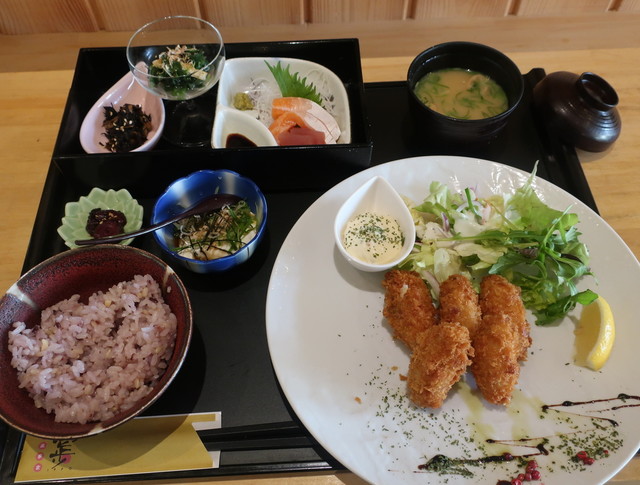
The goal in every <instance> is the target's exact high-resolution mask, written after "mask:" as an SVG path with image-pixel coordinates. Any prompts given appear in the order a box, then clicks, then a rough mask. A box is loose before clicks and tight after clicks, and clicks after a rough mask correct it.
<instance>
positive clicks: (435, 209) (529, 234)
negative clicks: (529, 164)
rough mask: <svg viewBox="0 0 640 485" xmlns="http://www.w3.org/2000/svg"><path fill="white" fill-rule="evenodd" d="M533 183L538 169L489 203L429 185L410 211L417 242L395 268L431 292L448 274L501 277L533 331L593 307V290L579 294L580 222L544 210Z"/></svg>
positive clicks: (582, 269)
mask: <svg viewBox="0 0 640 485" xmlns="http://www.w3.org/2000/svg"><path fill="white" fill-rule="evenodd" d="M534 177H535V169H534V171H533V173H532V175H531V176H530V177H529V179H528V180H527V182H526V183H525V184H524V185H523V186H522V187H519V188H518V189H517V190H516V191H515V193H514V194H513V195H511V196H506V195H505V196H502V195H492V196H490V197H487V198H480V197H478V195H477V194H476V193H475V192H474V191H473V189H471V188H466V189H464V190H463V191H462V192H454V191H452V190H450V189H449V188H448V187H447V186H446V185H444V184H442V183H440V182H432V183H431V185H430V187H429V194H428V195H427V197H426V198H425V199H424V200H423V201H422V203H420V204H419V205H416V206H413V207H411V212H412V214H413V218H414V221H415V224H416V239H417V240H416V244H415V247H414V251H413V252H412V254H410V255H409V256H408V257H407V259H405V261H403V262H402V263H401V264H400V268H401V269H407V270H413V271H417V272H418V273H420V274H421V275H422V277H423V279H425V280H426V281H427V282H428V283H429V284H430V286H431V288H432V289H433V288H436V289H437V287H438V285H439V283H440V282H442V281H444V280H445V279H446V278H447V277H448V276H450V275H452V274H465V275H467V276H469V277H470V278H471V280H472V281H473V282H474V283H476V284H477V283H478V282H479V280H480V279H481V278H482V277H483V276H484V275H486V274H500V275H502V276H504V277H505V278H507V279H508V280H509V281H511V282H512V283H513V284H515V285H518V286H519V287H520V288H521V289H522V300H523V302H524V305H525V307H527V308H528V309H530V310H531V311H532V312H533V314H534V315H535V317H536V324H537V325H548V324H550V323H553V322H555V321H557V320H559V319H561V318H563V317H564V316H565V315H566V314H567V313H568V312H569V311H571V310H572V309H573V308H574V307H575V305H576V304H582V305H586V304H588V303H590V302H592V301H593V300H595V299H596V298H597V296H598V295H597V294H596V293H594V292H593V291H591V290H585V291H578V290H577V288H576V283H577V281H578V280H579V279H580V278H581V277H583V276H585V275H592V273H591V270H590V268H589V252H588V249H587V247H586V246H585V245H584V244H583V243H582V242H581V241H580V239H579V236H580V232H579V231H578V228H577V223H578V216H577V214H574V213H571V212H570V211H569V209H570V208H568V209H566V210H565V211H559V210H556V209H553V208H551V207H548V206H547V205H546V204H545V203H543V202H542V201H541V200H540V199H539V198H538V196H537V195H536V193H535V191H534V189H533V187H532V183H533V179H534Z"/></svg>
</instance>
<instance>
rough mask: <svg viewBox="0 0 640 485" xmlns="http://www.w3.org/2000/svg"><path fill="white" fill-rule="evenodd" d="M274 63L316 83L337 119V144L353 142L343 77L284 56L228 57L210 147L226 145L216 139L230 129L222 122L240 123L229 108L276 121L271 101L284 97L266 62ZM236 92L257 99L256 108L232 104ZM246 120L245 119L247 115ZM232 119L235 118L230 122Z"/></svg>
mask: <svg viewBox="0 0 640 485" xmlns="http://www.w3.org/2000/svg"><path fill="white" fill-rule="evenodd" d="M267 62H268V63H269V64H270V65H272V66H275V65H276V64H277V63H278V62H280V63H281V65H282V66H283V67H287V66H288V67H289V72H291V73H292V74H294V73H297V74H298V76H299V77H300V78H301V79H302V78H306V81H307V83H313V84H314V86H315V87H316V90H317V91H318V93H319V94H320V96H321V98H322V106H323V107H324V108H325V109H326V110H327V111H328V112H329V113H330V114H331V115H332V116H333V117H334V118H335V120H336V122H337V123H338V126H339V127H340V137H339V138H338V143H351V115H350V111H349V98H348V96H347V90H346V89H345V87H344V84H343V83H342V81H341V80H340V78H339V77H338V76H337V75H336V74H335V73H334V72H332V71H331V70H329V69H327V68H326V67H324V66H322V65H320V64H317V63H315V62H311V61H306V60H304V59H292V58H285V57H282V58H280V57H239V58H235V59H229V60H227V62H226V64H225V67H224V71H223V72H222V76H221V77H220V82H219V85H218V97H217V101H216V116H215V119H214V122H213V132H212V139H211V146H212V147H213V148H224V146H223V145H220V143H219V140H218V139H216V133H221V132H229V130H227V129H226V128H222V127H221V125H223V124H225V123H226V122H237V120H238V117H234V118H231V117H227V116H226V115H224V114H223V112H226V111H237V112H240V113H243V114H245V115H247V116H248V117H251V118H253V119H255V120H257V121H258V122H260V123H261V124H262V125H263V126H264V127H265V128H268V127H269V126H270V125H271V123H272V122H273V118H272V116H271V104H272V101H273V100H274V99H275V98H279V97H281V96H282V94H281V92H280V89H279V88H278V84H277V83H276V80H275V79H274V77H273V74H272V73H271V71H270V70H269V67H268V66H267V64H266V63H267ZM237 93H247V94H249V95H250V96H251V97H252V98H253V99H254V100H257V102H256V106H255V109H251V110H246V111H240V110H238V109H236V108H235V107H234V105H233V98H234V96H235V95H236V94H237ZM245 119H246V118H245ZM230 120H233V121H230ZM259 146H260V145H259Z"/></svg>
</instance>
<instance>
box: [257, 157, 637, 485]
mask: <svg viewBox="0 0 640 485" xmlns="http://www.w3.org/2000/svg"><path fill="white" fill-rule="evenodd" d="M376 175H379V176H382V177H385V178H386V179H387V180H388V181H389V182H390V183H391V184H392V185H393V186H394V188H395V189H396V190H397V191H398V192H399V193H400V194H402V195H405V196H409V197H410V198H412V199H414V200H416V201H420V200H422V198H423V197H424V196H425V195H426V193H427V191H428V186H429V183H430V182H431V181H433V180H438V181H441V182H444V183H447V184H449V185H450V186H452V187H453V188H464V187H466V186H473V187H477V189H478V192H479V194H480V195H481V196H486V195H489V193H488V192H495V193H512V192H513V190H514V189H515V188H516V187H517V186H520V185H521V184H522V183H523V182H524V181H526V179H527V178H528V177H529V174H527V173H525V172H522V171H520V170H517V169H515V168H512V167H508V166H506V165H501V164H498V163H494V162H489V161H486V160H480V159H473V158H463V157H450V156H436V157H417V158H411V159H404V160H398V161H394V162H389V163H386V164H382V165H379V166H376V167H373V168H370V169H368V170H365V171H363V172H360V173H358V174H356V175H354V176H352V177H350V178H349V179H347V180H345V181H343V182H341V183H340V184H338V185H337V186H335V187H334V188H332V189H331V190H329V191H328V192H326V193H325V194H324V195H323V196H321V197H320V198H319V199H318V200H317V201H316V202H315V203H314V204H313V205H312V206H311V207H310V208H309V209H308V210H307V211H306V212H305V213H304V214H303V215H302V217H301V218H300V219H299V220H298V222H297V223H296V224H295V225H294V227H293V228H292V230H291V232H290V233H289V235H288V236H287V238H286V240H285V242H284V244H283V245H282V248H281V250H280V252H279V254H278V256H277V259H276V261H275V264H274V268H273V272H272V275H271V279H270V282H269V288H268V295H267V305H266V327H267V338H268V343H269V349H270V352H271V358H272V362H273V365H274V369H275V372H276V374H277V377H278V380H279V382H280V384H281V386H282V388H283V391H284V393H285V395H286V397H287V399H288V401H289V402H290V404H291V406H292V407H293V409H294V411H295V413H296V414H297V416H298V417H299V418H300V419H301V420H302V422H303V424H304V425H305V426H306V427H307V429H308V430H309V431H310V432H311V433H312V434H313V436H314V437H315V438H316V439H317V440H318V441H319V443H320V444H321V445H322V446H323V447H324V448H325V449H326V450H327V451H328V452H329V453H331V454H332V455H333V456H334V457H335V458H336V459H338V460H339V461H340V462H341V463H342V464H343V465H345V466H346V467H347V468H349V469H350V470H351V471H352V472H354V473H356V474H358V475H359V476H360V477H362V478H363V479H365V480H367V481H369V482H371V483H374V484H413V483H415V484H424V483H445V482H448V483H469V484H471V483H478V482H482V483H496V481H497V480H498V479H510V478H512V474H511V473H512V472H513V470H514V469H513V468H504V467H496V468H495V469H492V468H490V469H488V470H485V471H483V472H482V477H483V478H482V479H481V480H479V479H478V478H477V477H475V478H471V479H466V478H463V477H460V476H456V475H443V476H439V475H436V474H433V473H429V474H424V473H420V472H418V471H417V466H418V465H419V464H420V463H424V461H425V460H424V457H425V456H433V455H434V454H436V453H447V454H449V455H453V456H455V453H456V451H458V449H459V447H460V445H456V444H455V443H453V442H451V436H452V435H453V436H454V437H455V436H457V434H458V433H464V432H466V430H468V429H470V428H471V426H469V424H468V422H469V421H470V420H479V421H480V422H482V428H483V429H485V430H487V429H490V430H491V433H492V434H493V433H495V434H497V435H498V436H494V437H500V438H505V437H512V435H513V431H514V430H516V429H521V432H527V433H528V434H529V435H530V433H533V432H534V431H533V429H532V427H533V426H534V425H535V432H536V433H546V432H549V433H555V432H557V429H556V423H551V425H549V424H548V423H547V422H546V421H545V422H542V424H541V423H540V422H539V414H540V413H539V408H538V404H539V403H547V404H551V403H556V402H562V401H564V400H567V399H571V400H574V401H586V400H592V399H596V398H598V399H601V398H612V397H614V396H617V395H618V394H619V393H621V392H624V393H627V394H630V395H638V386H637V385H635V383H634V380H635V378H634V377H633V376H635V375H636V373H637V371H638V370H640V366H639V364H638V359H637V355H636V354H637V351H636V350H635V342H638V341H640V326H638V325H636V324H635V320H636V314H637V311H636V305H635V303H634V298H633V292H634V291H635V289H637V288H638V287H639V283H640V265H639V264H638V261H637V259H636V258H635V256H634V255H633V253H632V252H631V251H630V249H629V248H628V247H627V246H626V245H625V243H624V242H623V241H622V240H621V238H620V237H619V236H618V235H617V234H616V233H615V232H614V231H613V229H612V228H611V227H610V226H609V225H608V224H607V223H606V222H605V221H604V220H602V219H601V218H600V217H599V216H598V215H597V214H596V213H595V212H593V211H592V210H591V209H590V208H588V207H587V206H586V205H585V204H583V203H582V202H580V201H579V200H577V199H576V198H575V197H573V196H572V195H570V194H569V193H567V192H565V191H564V190H562V189H560V188H558V187H556V186H554V185H553V184H551V183H549V182H547V181H545V180H542V179H540V178H537V179H536V182H535V188H536V192H537V193H538V194H539V196H540V197H541V199H542V200H543V201H545V202H546V203H547V204H549V205H550V206H552V207H556V208H565V207H567V206H569V205H571V206H572V211H574V212H576V213H577V214H578V215H579V217H580V223H579V228H580V230H581V231H582V233H583V235H582V239H583V240H584V241H585V243H587V245H588V247H589V249H590V252H591V256H592V259H591V263H592V264H591V267H592V269H593V271H594V272H595V274H596V275H597V276H598V284H594V281H593V280H592V279H590V278H587V279H585V280H584V282H583V283H584V284H581V289H583V287H584V288H586V287H591V288H593V289H594V290H595V291H597V292H599V293H600V294H602V296H603V297H605V298H606V299H607V301H608V302H609V303H610V305H611V307H612V309H613V312H614V315H615V318H616V331H617V335H616V344H615V346H614V350H613V353H612V356H611V358H610V359H609V361H608V362H607V364H606V365H605V367H604V368H603V369H602V370H601V371H600V372H593V371H590V370H587V369H583V368H581V367H577V366H575V365H573V364H571V362H572V354H573V341H574V336H573V329H574V323H573V321H572V318H573V319H575V317H576V314H575V312H574V313H573V314H572V315H570V317H567V318H566V319H565V320H564V321H563V322H562V323H561V324H560V325H558V326H555V327H551V328H540V327H535V326H533V328H532V336H533V342H534V343H533V346H532V348H531V352H530V357H529V360H528V361H527V362H526V363H525V364H524V365H523V367H522V373H521V377H520V383H519V385H518V390H517V391H516V394H515V396H514V402H513V406H511V407H510V408H509V409H512V410H511V411H505V410H504V408H500V407H497V406H489V405H486V404H485V403H483V401H481V400H480V399H479V398H478V397H476V396H475V395H474V394H473V392H472V391H469V389H470V386H472V385H473V383H472V380H470V382H468V383H467V384H462V385H457V386H456V387H455V388H454V390H453V391H452V393H450V396H449V398H448V399H447V401H446V402H445V404H444V406H443V408H442V409H441V410H440V411H436V412H435V413H434V416H435V418H432V417H430V411H427V412H425V413H421V412H417V411H411V410H410V408H409V407H408V405H407V403H406V400H404V401H401V403H400V404H399V407H398V408H397V410H394V411H389V412H387V413H386V414H385V413H384V412H383V413H381V409H382V408H381V406H382V405H383V402H384V400H385V399H387V398H389V395H390V393H393V392H394V391H397V392H398V393H399V394H404V388H405V384H404V383H403V382H402V381H401V380H400V374H402V373H405V375H406V368H407V366H408V360H409V356H408V354H407V352H406V350H405V349H404V348H403V347H402V346H401V345H400V344H397V343H395V342H393V341H392V339H391V334H390V332H389V329H388V327H387V326H386V324H385V323H384V322H383V318H382V316H381V309H382V304H383V300H384V295H383V292H382V289H381V286H380V282H381V279H382V275H380V274H378V273H365V272H361V271H358V270H357V269H355V268H353V267H352V266H350V265H349V264H348V263H347V262H346V261H345V260H344V259H343V258H342V257H341V256H340V255H339V254H338V252H337V249H336V247H335V241H334V238H333V221H334V217H335V214H336V211H337V210H338V209H339V207H340V205H341V204H342V203H343V202H344V200H346V198H347V197H348V196H349V195H350V194H351V193H353V191H355V190H356V189H357V188H358V187H359V186H360V185H361V184H362V183H364V182H365V181H366V180H367V179H369V178H370V177H372V176H376ZM532 321H533V320H532ZM465 389H467V391H465ZM532 403H534V404H532ZM638 412H640V410H638V408H635V410H634V409H633V408H628V409H625V410H624V411H616V412H611V413H607V415H608V416H609V417H613V418H614V419H616V420H617V421H618V422H619V423H620V426H619V428H618V431H619V432H620V435H621V437H623V439H624V445H623V446H622V447H621V448H620V449H618V450H617V451H616V452H615V453H614V454H612V456H610V457H609V458H608V459H606V460H599V461H597V462H596V463H595V464H594V465H593V466H591V467H587V468H586V469H585V470H584V471H580V472H575V471H571V470H561V469H559V468H558V467H556V468H555V469H554V470H553V471H547V472H545V471H544V469H543V480H542V481H543V482H544V483H545V484H547V485H551V484H564V483H576V480H579V481H580V483H585V484H590V483H604V482H605V481H606V480H608V479H609V478H611V477H612V476H613V475H614V474H615V473H616V472H617V471H619V470H620V469H621V468H622V467H623V466H624V465H625V463H626V462H627V461H628V460H630V459H631V458H632V457H633V456H634V455H635V452H636V450H637V449H638V446H639V444H640V420H639V419H637V418H638V416H637V413H638ZM611 415H613V416H611ZM403 416H404V418H406V419H404V418H403ZM416 416H417V419H419V420H433V422H434V423H437V422H438V420H440V423H441V424H443V426H441V427H440V428H438V427H437V426H435V425H434V426H431V427H428V429H422V427H421V423H424V422H426V421H417V422H416V424H415V425H412V424H411V423H410V422H409V421H410V420H409V418H411V419H415V418H416ZM392 418H393V419H392ZM429 422H431V421H429ZM540 426H541V428H539V427H540ZM476 427H477V426H476ZM444 428H446V431H445V430H444ZM547 428H548V429H547ZM451 430H453V431H451ZM505 435H511V436H505ZM540 435H541V434H538V436H540ZM546 458H551V457H540V458H538V461H539V462H540V463H541V464H543V465H544V464H545V459H546ZM557 458H558V456H555V459H557ZM561 458H562V457H561ZM503 465H504V464H503ZM514 466H515V465H514ZM509 470H510V471H509ZM516 470H517V468H516Z"/></svg>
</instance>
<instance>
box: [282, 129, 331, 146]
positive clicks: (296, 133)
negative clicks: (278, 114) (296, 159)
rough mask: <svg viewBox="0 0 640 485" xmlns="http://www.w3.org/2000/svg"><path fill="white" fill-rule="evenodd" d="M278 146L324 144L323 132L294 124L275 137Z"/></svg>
mask: <svg viewBox="0 0 640 485" xmlns="http://www.w3.org/2000/svg"><path fill="white" fill-rule="evenodd" d="M276 140H277V142H278V145H280V146H294V145H324V144H325V143H324V133H322V132H320V131H316V130H312V129H311V128H302V127H300V126H294V127H293V128H291V129H290V130H288V131H284V132H282V133H280V135H278V136H277V137H276Z"/></svg>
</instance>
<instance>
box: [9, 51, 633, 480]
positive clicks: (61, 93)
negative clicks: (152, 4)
mask: <svg viewBox="0 0 640 485" xmlns="http://www.w3.org/2000/svg"><path fill="white" fill-rule="evenodd" d="M63 47H64V46H63ZM506 53H507V54H508V55H509V56H510V57H511V58H512V59H513V60H514V61H515V62H516V64H518V66H519V67H520V70H521V71H522V72H523V73H525V72H528V71H529V70H530V69H531V68H533V67H543V68H545V69H546V71H547V72H552V71H558V70H566V71H571V72H575V73H581V72H584V71H592V72H595V73H597V74H599V75H601V76H603V77H604V78H605V79H607V80H608V81H609V82H610V83H611V84H612V85H613V87H614V88H615V89H616V91H617V92H618V95H619V98H620V104H619V110H620V113H621V116H622V120H623V129H622V135H621V137H620V138H619V140H618V141H617V142H616V144H615V145H614V146H613V147H612V148H611V149H610V150H608V151H607V152H604V153H600V154H590V153H583V152H581V153H579V156H580V160H581V162H582V166H583V169H584V171H585V173H586V176H587V179H588V182H589V184H590V186H591V189H592V192H593V195H594V197H595V200H596V203H597V205H598V208H599V210H600V213H601V215H602V217H603V218H604V219H605V220H606V221H607V222H608V223H609V224H610V225H611V226H612V227H613V228H614V229H615V231H617V233H618V234H619V235H620V236H621V237H622V239H623V240H624V241H625V242H626V243H627V245H629V247H630V248H631V249H632V251H633V252H634V254H635V255H636V257H638V256H640V209H639V208H640V190H639V187H640V162H639V161H638V156H639V154H640V136H639V133H640V63H639V62H638V60H639V59H640V48H637V47H633V48H606V49H584V50H567V51H562V50H544V51H526V52H524V51H517V52H506ZM410 61H411V57H410V56H403V57H377V58H376V57H372V58H365V59H363V61H362V66H363V75H364V79H365V81H367V82H370V81H393V80H402V79H404V78H405V74H406V71H407V67H408V65H409V63H410ZM72 75H73V71H72V70H70V69H64V70H45V71H39V72H35V71H34V72H30V71H17V72H0V86H2V89H0V170H1V171H2V172H1V173H2V176H1V177H0V207H1V208H2V221H1V222H0V240H2V241H3V246H4V250H3V252H2V257H1V258H0V289H3V290H4V291H6V289H8V288H9V286H10V285H11V284H12V283H13V282H14V281H15V280H16V279H17V278H18V277H19V276H20V273H21V268H22V264H23V260H24V256H25V253H26V250H27V244H28V242H29V237H30V234H31V230H32V227H33V222H34V217H35V214H36V211H37V208H38V204H39V202H40V196H41V191H42V187H43V183H44V181H45V177H46V173H47V169H48V166H49V162H50V159H51V154H52V151H53V146H54V143H55V139H56V136H57V133H58V128H59V124H60V120H61V116H62V112H63V109H64V106H65V102H66V98H67V94H68V90H69V87H70V85H71V79H72ZM254 482H258V483H260V484H263V485H275V484H287V485H334V484H346V485H360V484H363V483H364V482H363V481H362V480H360V479H359V478H358V477H356V476H355V475H353V474H351V473H349V472H339V473H301V474H295V475H289V474H287V475H275V476H274V475H268V476H261V477H233V478H222V479H206V480H192V481H187V482H185V481H160V482H156V483H167V484H169V483H171V484H177V483H218V484H235V485H244V484H247V483H254ZM612 482H613V483H616V484H619V483H640V459H639V458H635V459H634V460H632V461H631V462H630V463H629V464H628V465H627V466H626V467H625V468H624V469H623V470H622V471H620V473H619V474H618V475H617V476H616V477H615V478H614V479H613V480H612Z"/></svg>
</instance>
